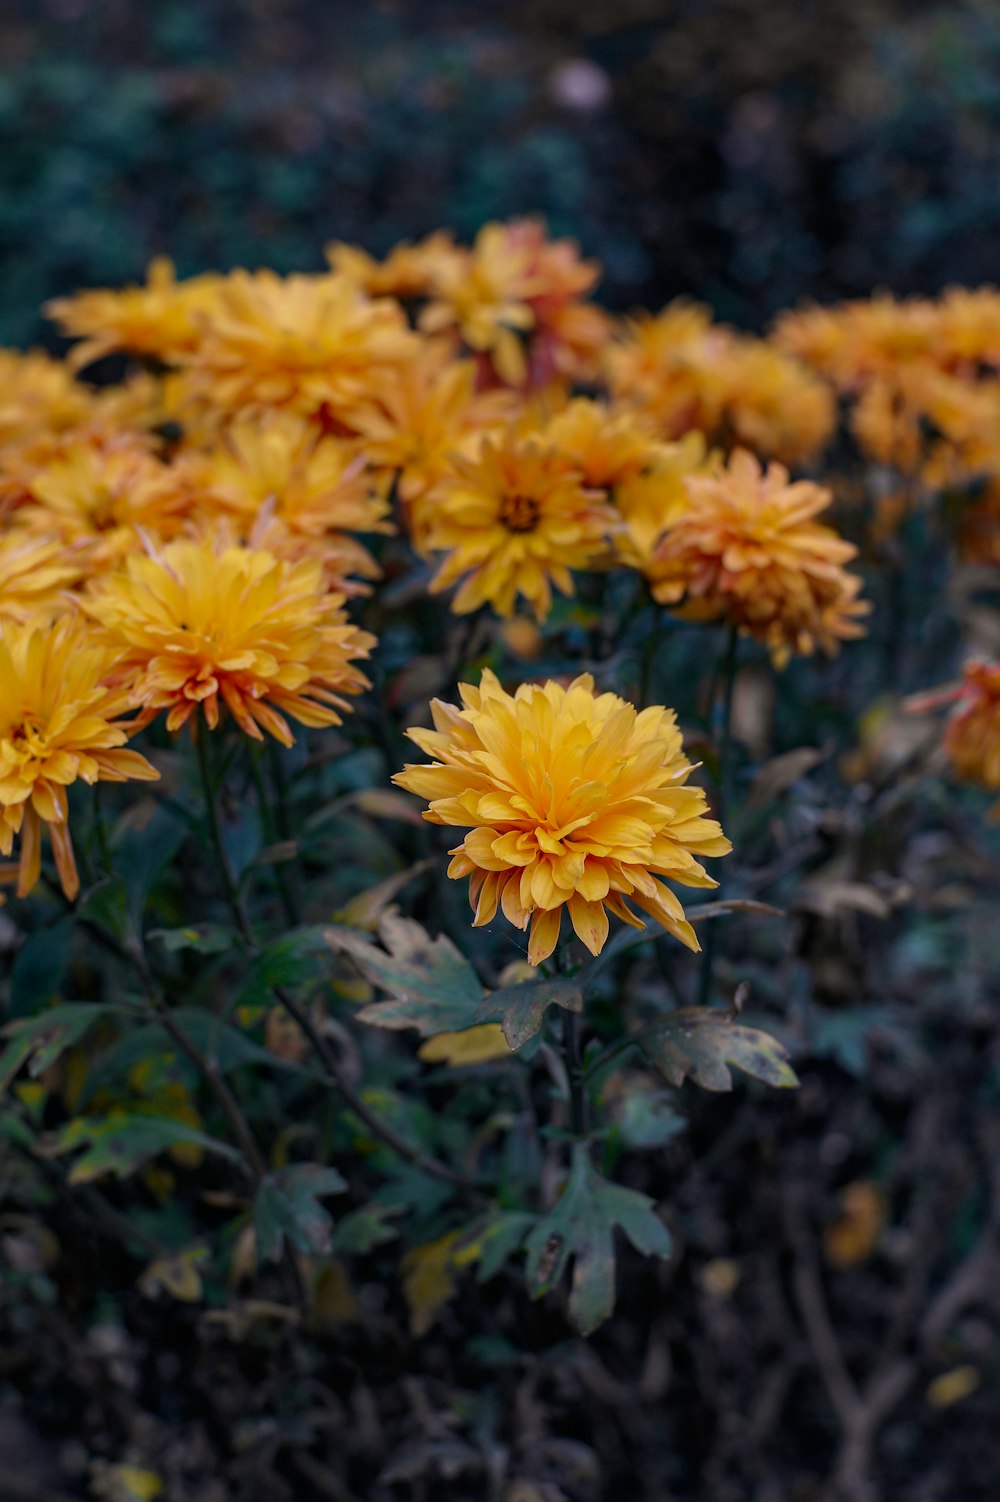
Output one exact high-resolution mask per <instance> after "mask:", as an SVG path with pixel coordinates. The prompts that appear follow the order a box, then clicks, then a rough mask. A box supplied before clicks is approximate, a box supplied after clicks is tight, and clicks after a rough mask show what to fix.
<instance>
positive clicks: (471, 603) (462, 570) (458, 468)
mask: <svg viewBox="0 0 1000 1502" xmlns="http://www.w3.org/2000/svg"><path fill="white" fill-rule="evenodd" d="M452 468H453V471H454V479H453V480H452V481H451V482H450V483H449V482H445V483H444V484H442V485H441V487H440V488H439V490H438V491H437V492H434V493H433V494H432V496H431V497H430V502H431V503H432V504H429V505H428V513H429V521H428V526H427V533H426V547H427V549H428V551H434V552H444V553H445V554H446V556H445V558H444V560H443V561H442V563H441V566H440V568H439V569H438V571H437V573H436V575H435V576H434V579H433V581H432V583H431V588H432V590H435V591H436V590H442V589H447V588H448V586H449V585H451V584H454V583H455V582H456V580H458V579H461V578H462V577H463V575H464V576H465V578H464V582H463V583H462V585H461V587H460V588H459V590H458V593H457V594H456V596H455V598H454V600H453V601H452V609H453V610H454V611H456V612H457V613H458V614H460V615H463V614H466V613H467V612H469V611H471V610H477V609H478V608H479V607H480V606H481V605H486V604H490V605H492V606H493V608H494V609H495V610H496V611H497V613H498V614H499V615H510V614H512V612H513V609H514V602H515V600H516V599H517V598H518V596H521V597H522V598H523V599H525V600H527V601H528V603H529V604H530V605H531V607H532V609H533V610H534V612H535V614H536V616H537V617H538V619H539V620H544V618H545V617H546V616H547V615H548V613H549V611H550V609H551V608H552V585H553V584H554V585H555V587H556V588H557V589H559V590H561V591H562V592H563V594H572V593H573V580H572V577H571V574H570V569H574V568H577V569H583V568H586V567H587V566H588V565H589V564H590V563H591V562H593V560H594V559H595V558H596V557H597V556H598V555H599V554H600V553H601V552H602V551H603V549H604V548H605V546H606V541H607V538H608V536H609V534H610V533H612V532H613V531H614V529H615V525H616V518H615V514H614V511H613V510H612V509H611V507H610V506H608V505H607V504H606V502H605V501H604V500H603V499H602V498H601V496H600V494H599V493H597V492H593V491H588V490H587V489H586V488H585V487H584V485H583V483H582V480H581V477H580V475H579V472H578V471H575V470H574V469H573V468H572V467H571V466H570V465H569V464H568V463H567V461H566V460H565V459H563V457H562V456H561V455H560V454H559V453H558V452H557V451H556V450H555V449H553V448H552V447H550V446H547V445H546V444H545V443H544V440H543V437H542V436H540V435H535V434H533V433H532V432H530V431H528V432H519V431H516V430H510V429H508V430H507V432H505V433H504V435H503V436H502V437H501V438H487V439H484V441H483V444H482V447H481V449H480V451H479V455H478V457H477V458H475V459H472V460H469V459H463V458H459V457H455V458H454V459H453V461H452Z"/></svg>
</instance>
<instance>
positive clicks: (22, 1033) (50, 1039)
mask: <svg viewBox="0 0 1000 1502" xmlns="http://www.w3.org/2000/svg"><path fill="white" fill-rule="evenodd" d="M115 1010H116V1008H115V1007H114V1005H113V1004H112V1003H110V1002H92V1001H67V1002H64V1003H63V1004H62V1005H61V1006H57V1007H50V1008H48V1009H47V1010H46V1011H44V1012H43V1013H42V1015H41V1016H40V1017H22V1018H18V1019H17V1020H16V1021H14V1022H8V1024H7V1026H6V1027H5V1028H4V1029H3V1035H4V1037H5V1038H9V1039H10V1042H9V1043H8V1044H7V1047H6V1048H5V1049H4V1051H3V1053H2V1054H0V1091H3V1090H6V1089H7V1088H8V1087H9V1085H10V1083H11V1081H12V1080H13V1079H14V1077H15V1075H16V1074H17V1073H18V1071H19V1070H20V1069H21V1067H22V1065H24V1064H27V1065H28V1073H29V1074H30V1075H31V1077H32V1079H37V1078H38V1077H39V1075H41V1074H44V1073H45V1071H46V1069H48V1068H49V1066H50V1065H52V1064H54V1063H55V1062H56V1060H57V1059H58V1058H59V1056H60V1055H61V1054H62V1053H63V1052H64V1051H65V1050H66V1049H67V1048H72V1047H73V1045H74V1043H79V1041H80V1039H81V1038H82V1037H83V1036H84V1034H85V1033H86V1032H87V1030H88V1028H89V1027H91V1026H92V1024H93V1023H95V1022H96V1021H97V1020H98V1018H99V1017H105V1016H107V1014H108V1013H109V1012H113V1011H115Z"/></svg>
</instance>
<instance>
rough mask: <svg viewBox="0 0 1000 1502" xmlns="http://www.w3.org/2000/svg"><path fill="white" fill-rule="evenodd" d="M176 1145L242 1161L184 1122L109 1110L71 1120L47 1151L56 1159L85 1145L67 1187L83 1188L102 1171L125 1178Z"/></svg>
mask: <svg viewBox="0 0 1000 1502" xmlns="http://www.w3.org/2000/svg"><path fill="white" fill-rule="evenodd" d="M179 1143H192V1144H194V1145H195V1146H196V1147H201V1148H204V1150H205V1151H206V1152H211V1153H216V1154H218V1156H219V1157H222V1158H228V1159H229V1160H230V1161H231V1162H234V1163H239V1162H241V1161H242V1160H241V1157H240V1154H239V1153H238V1152H237V1151H236V1149H235V1148H233V1147H230V1146H229V1144H228V1143H227V1142H220V1141H219V1140H218V1138H216V1137H210V1136H209V1135H208V1133H207V1132H199V1131H197V1130H196V1129H195V1128H194V1127H190V1126H187V1125H186V1124H185V1123H184V1122H183V1121H174V1120H173V1119H172V1118H171V1117H161V1116H132V1115H130V1114H129V1113H128V1112H127V1111H110V1112H109V1113H108V1115H107V1116H97V1117H94V1116H77V1117H75V1118H74V1119H73V1120H72V1121H70V1122H67V1124H66V1125H65V1126H64V1127H63V1128H62V1130H61V1131H60V1132H59V1133H58V1134H57V1135H56V1138H55V1141H54V1142H53V1143H52V1145H51V1146H50V1147H49V1149H48V1152H49V1153H50V1154H51V1155H52V1156H53V1157H58V1156H59V1155H60V1154H62V1153H68V1152H72V1151H73V1150H74V1149H75V1148H78V1147H84V1146H86V1148H87V1150H86V1152H84V1153H83V1155H82V1156H81V1157H79V1158H77V1160H76V1162H75V1163H74V1164H73V1167H72V1168H71V1169H70V1173H69V1182H70V1183H71V1184H86V1183H89V1182H90V1180H91V1179H98V1178H100V1177H101V1175H102V1174H106V1173H113V1174H114V1175H115V1176H116V1177H117V1178H119V1179H124V1178H127V1177H128V1175H129V1174H130V1173H134V1172H135V1170H136V1169H137V1168H139V1167H140V1166H141V1165H142V1164H143V1163H145V1162H146V1160H147V1159H149V1158H153V1157H155V1156H156V1154H157V1153H161V1152H163V1151H164V1149H165V1148H168V1147H176V1146H177V1145H178V1144H179ZM88 1144H89V1145H88Z"/></svg>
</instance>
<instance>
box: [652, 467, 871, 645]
mask: <svg viewBox="0 0 1000 1502" xmlns="http://www.w3.org/2000/svg"><path fill="white" fill-rule="evenodd" d="M686 484H687V491H688V496H689V506H688V508H687V510H686V511H685V512H684V513H683V514H682V515H681V516H680V518H679V519H678V520H677V521H675V522H674V523H673V525H672V526H670V527H668V529H667V531H666V532H665V533H664V535H663V537H662V538H661V539H660V542H659V544H658V545H657V547H656V550H655V552H654V554H653V558H652V561H651V563H650V565H649V570H648V572H649V578H650V583H651V585H652V589H653V594H654V596H655V598H656V599H657V600H659V601H660V603H661V604H666V605H671V606H674V607H675V608H677V612H678V614H680V615H684V616H686V617H688V618H689V619H692V620H704V621H709V620H722V621H728V622H729V623H730V624H731V625H734V626H737V627H738V628H739V629H740V630H741V631H743V632H745V633H747V634H748V635H750V636H753V637H755V638H756V639H757V640H758V641H761V642H763V643H765V645H766V646H767V647H768V649H769V651H770V652H771V655H772V657H773V658H774V660H775V662H776V663H777V664H778V665H779V666H781V665H783V664H784V663H786V662H787V661H788V659H789V658H790V657H791V655H792V654H793V653H795V652H801V653H809V652H813V651H815V650H816V648H817V647H820V648H822V650H823V651H825V652H829V653H833V652H835V651H836V650H837V647H838V645H839V643H840V641H842V640H849V639H851V638H853V637H857V636H861V635H863V628H862V626H861V625H860V623H859V620H858V617H859V616H862V615H865V614H867V611H868V606H867V604H866V603H865V602H864V601H861V600H859V599H858V598H857V596H858V593H859V590H860V588H861V581H860V579H859V578H857V577H856V576H855V575H853V574H849V573H847V572H846V571H845V569H844V564H845V563H847V562H849V561H850V559H852V558H853V557H854V556H855V554H856V552H857V549H856V548H855V547H854V546H853V544H852V543H849V542H845V541H844V539H843V538H841V537H839V536H838V535H837V533H836V532H834V531H833V530H832V528H830V527H826V526H823V525H822V524H821V523H819V522H817V521H816V520H815V517H816V516H817V514H818V513H819V512H821V511H824V510H825V509H826V507H827V506H828V505H829V504H830V492H829V491H828V490H824V489H823V488H822V487H821V486H819V485H813V484H810V483H809V482H807V481H799V482H797V483H795V484H790V483H789V479H788V471H787V470H786V469H784V468H783V467H782V466H781V465H780V464H771V465H769V466H768V469H767V471H766V472H763V471H762V470H761V467H760V465H759V463H758V462H757V460H756V459H755V458H754V457H753V455H752V454H749V453H747V452H746V450H743V449H737V450H736V452H735V453H734V454H733V455H732V457H731V459H730V461H729V464H728V465H727V466H726V468H725V469H722V470H720V471H718V472H717V473H716V474H707V475H696V476H693V477H691V478H689V479H688V480H687V482H686Z"/></svg>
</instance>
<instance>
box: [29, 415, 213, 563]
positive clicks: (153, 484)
mask: <svg viewBox="0 0 1000 1502" xmlns="http://www.w3.org/2000/svg"><path fill="white" fill-rule="evenodd" d="M26 488H27V491H28V495H29V497H30V502H31V504H25V505H22V506H21V507H20V508H19V509H18V511H17V514H16V515H17V523H18V525H19V526H23V527H25V528H27V529H30V530H31V531H35V532H43V533H46V534H53V533H54V534H55V535H57V536H58V537H60V538H61V539H62V540H63V542H65V543H66V544H87V545H88V546H89V550H90V559H91V564H92V565H93V566H95V567H96V566H103V565H105V564H108V563H113V562H114V561H115V560H117V559H118V558H121V557H123V556H124V555H125V554H126V553H128V552H129V551H130V550H131V549H133V548H135V547H136V546H137V545H138V529H139V528H147V529H149V530H151V531H154V532H156V533H157V534H158V535H160V536H169V535H171V533H176V531H177V529H178V527H179V525H180V522H181V519H182V518H183V517H184V516H185V515H186V513H187V512H188V511H189V509H190V506H191V496H190V493H189V492H188V489H187V488H186V486H185V485H184V483H183V479H182V476H181V475H180V474H179V473H178V471H177V470H175V469H174V468H173V467H172V466H170V465H169V464H164V463H163V462H162V461H161V460H160V459H158V458H156V457H155V455H154V454H153V453H151V452H150V448H149V444H148V442H147V441H146V439H145V438H143V437H142V436H140V435H138V434H131V433H122V434H118V435H112V436H108V435H106V434H99V433H94V434H86V433H85V434H81V435H80V436H79V438H78V439H77V440H76V441H72V442H68V443H65V444H62V445H60V448H59V451H58V454H57V456H56V457H54V458H52V459H51V460H50V461H49V462H48V463H46V464H42V465H41V466H40V467H39V468H38V469H37V470H36V471H35V473H34V474H32V475H31V476H30V478H28V479H27V481H26Z"/></svg>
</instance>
